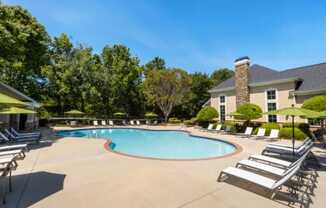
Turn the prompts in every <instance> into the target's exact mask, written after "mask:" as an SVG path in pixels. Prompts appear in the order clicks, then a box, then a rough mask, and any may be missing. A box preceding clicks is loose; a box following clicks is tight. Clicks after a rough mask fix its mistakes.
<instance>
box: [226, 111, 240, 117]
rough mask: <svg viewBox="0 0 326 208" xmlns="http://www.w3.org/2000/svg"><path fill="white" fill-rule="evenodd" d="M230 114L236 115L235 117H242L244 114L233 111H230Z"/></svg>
mask: <svg viewBox="0 0 326 208" xmlns="http://www.w3.org/2000/svg"><path fill="white" fill-rule="evenodd" d="M228 116H235V117H237V116H239V117H241V116H243V114H242V113H238V112H232V113H229V114H228Z"/></svg>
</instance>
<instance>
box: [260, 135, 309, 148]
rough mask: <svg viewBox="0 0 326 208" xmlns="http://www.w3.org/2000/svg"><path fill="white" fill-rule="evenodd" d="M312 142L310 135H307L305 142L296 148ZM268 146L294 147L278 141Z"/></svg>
mask: <svg viewBox="0 0 326 208" xmlns="http://www.w3.org/2000/svg"><path fill="white" fill-rule="evenodd" d="M311 142H312V140H311V139H310V138H309V137H307V138H306V139H305V140H303V142H302V144H301V145H299V146H296V147H294V148H295V149H299V148H300V147H301V146H302V145H305V144H308V143H311ZM266 147H268V148H273V147H276V148H278V147H287V148H291V149H292V146H289V145H287V144H277V143H270V144H268V145H267V146H266Z"/></svg>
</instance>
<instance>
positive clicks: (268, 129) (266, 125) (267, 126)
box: [254, 123, 281, 136]
mask: <svg viewBox="0 0 326 208" xmlns="http://www.w3.org/2000/svg"><path fill="white" fill-rule="evenodd" d="M259 128H264V129H266V131H265V135H266V136H268V135H270V133H271V130H272V129H280V128H281V127H280V125H279V124H278V123H264V124H263V125H261V126H260V127H259ZM259 128H256V129H255V131H254V134H257V132H258V129H259Z"/></svg>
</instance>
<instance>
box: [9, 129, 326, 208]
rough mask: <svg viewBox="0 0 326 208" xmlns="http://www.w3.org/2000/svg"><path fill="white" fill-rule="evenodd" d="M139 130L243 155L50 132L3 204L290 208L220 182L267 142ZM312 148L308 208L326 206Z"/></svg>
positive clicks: (325, 155)
mask: <svg viewBox="0 0 326 208" xmlns="http://www.w3.org/2000/svg"><path fill="white" fill-rule="evenodd" d="M140 128H151V129H157V130H162V129H163V130H167V129H170V130H180V129H183V130H187V131H190V132H191V133H192V134H194V135H198V136H208V137H210V138H218V139H223V140H226V141H229V142H232V143H236V144H238V145H240V146H241V147H242V151H240V152H239V153H237V154H234V155H232V156H228V157H223V158H219V159H212V160H197V161H167V160H151V159H141V158H133V157H128V156H124V155H120V154H116V153H113V152H110V151H107V150H106V149H105V148H104V144H105V143H106V141H105V140H101V139H80V138H63V139H54V137H53V136H51V135H52V134H53V133H52V131H50V130H46V129H45V130H43V132H44V134H45V135H47V136H46V138H45V141H44V142H42V143H41V145H40V147H36V148H35V149H32V150H30V151H29V152H28V153H27V156H26V158H25V159H24V160H22V161H19V167H18V168H17V170H15V171H14V172H13V192H12V193H9V194H8V195H7V204H6V205H5V206H4V207H47V208H52V207H53V208H58V207H85V208H86V207H119V208H120V207H122V208H124V207H126V208H147V207H148V208H156V207H158V208H159V207H162V208H170V207H171V208H181V207H184V208H190V207H200V208H203V207H205V208H206V207H208V208H209V207H223V208H231V207H232V208H237V207H239V208H240V207H241V208H243V207H264V208H269V207H271V208H272V207H273V208H274V207H287V204H286V203H285V202H284V201H275V200H270V199H269V198H268V197H266V193H264V192H263V191H262V190H259V189H257V187H256V186H253V185H252V184H248V183H244V182H240V181H233V182H231V183H232V184H230V182H228V183H225V182H222V183H219V182H217V181H216V179H217V177H218V174H219V172H220V171H221V170H222V169H223V168H225V167H228V166H234V165H235V164H236V162H237V161H239V160H241V159H245V158H247V157H248V156H249V155H250V154H255V153H260V152H261V150H262V149H263V148H264V146H265V145H266V144H267V143H269V142H267V141H257V140H252V139H245V138H239V137H236V136H231V135H222V134H217V133H209V132H203V131H199V130H198V129H195V128H185V127H182V128H181V127H180V126H151V127H146V126H141V127H140ZM58 129H64V128H58ZM65 129H67V128H65ZM281 142H282V143H289V141H284V140H283V141H281ZM313 151H314V152H315V153H316V155H317V156H318V158H319V159H320V161H321V162H322V163H323V164H324V165H325V166H324V167H322V168H321V170H320V171H319V172H318V173H319V177H318V178H317V181H318V183H317V187H316V189H315V190H314V195H313V196H311V201H312V202H311V203H310V206H309V207H325V204H326V197H325V196H326V171H325V170H326V162H325V161H326V151H325V150H322V149H320V148H317V147H315V148H314V150H313ZM294 207H298V206H297V205H296V206H294Z"/></svg>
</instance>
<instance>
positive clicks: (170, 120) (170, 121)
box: [169, 118, 182, 124]
mask: <svg viewBox="0 0 326 208" xmlns="http://www.w3.org/2000/svg"><path fill="white" fill-rule="evenodd" d="M181 122H182V121H181V120H180V119H178V118H169V123H170V124H179V123H181Z"/></svg>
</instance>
